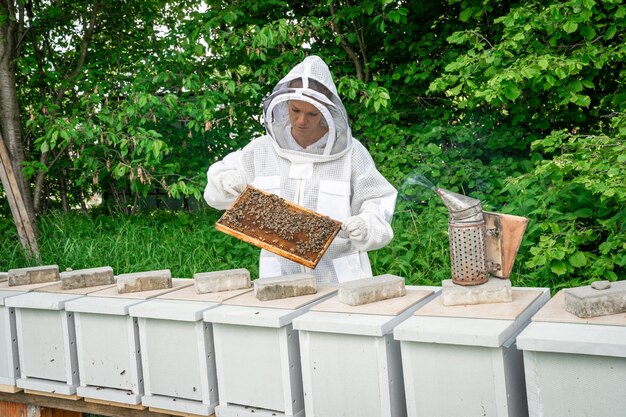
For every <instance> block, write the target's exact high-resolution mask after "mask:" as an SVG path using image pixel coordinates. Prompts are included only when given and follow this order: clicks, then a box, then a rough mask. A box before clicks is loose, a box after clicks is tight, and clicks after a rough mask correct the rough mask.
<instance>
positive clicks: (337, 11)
mask: <svg viewBox="0 0 626 417" xmlns="http://www.w3.org/2000/svg"><path fill="white" fill-rule="evenodd" d="M621 3H622V2H620V1H617V0H603V1H600V0H596V1H594V0H570V1H556V0H550V1H538V0H526V1H516V2H501V1H495V0H485V1H483V0H449V1H448V2H437V1H432V0H423V1H411V2H398V1H389V0H384V1H382V2H381V1H378V0H365V1H361V2H356V3H346V2H334V1H330V0H324V1H321V2H309V3H302V2H288V1H284V0H267V1H257V0H242V1H238V2H234V3H232V2H231V3H228V2H221V3H219V2H218V3H215V2H213V3H210V4H208V5H207V6H206V8H201V7H200V4H201V2H199V1H194V0H187V1H186V0H146V1H141V2H123V1H117V0H116V1H111V2H108V3H106V4H104V3H103V4H100V6H99V7H100V9H98V11H97V13H96V20H95V21H96V25H95V29H94V32H93V36H92V37H91V38H90V39H85V36H84V35H85V31H84V27H85V26H84V25H83V24H82V22H85V21H88V17H90V16H91V12H92V10H93V9H92V8H93V5H92V4H91V3H89V2H87V3H85V2H75V1H69V2H53V3H50V4H48V3H45V2H44V3H36V4H35V3H33V6H34V7H33V11H34V19H32V20H31V19H26V24H27V26H28V25H30V27H28V29H29V30H30V32H29V33H30V34H31V35H32V36H28V37H25V38H24V39H23V43H22V44H21V45H22V46H21V55H20V56H19V57H18V60H17V61H16V64H17V69H18V86H19V94H20V106H21V113H20V114H21V116H22V117H23V121H22V124H23V126H24V127H25V129H24V131H25V144H26V151H27V160H28V162H27V163H26V164H25V166H24V172H25V173H26V174H27V175H28V176H29V178H31V179H32V180H33V182H34V180H35V178H36V176H37V175H38V174H40V173H45V175H46V177H47V179H48V181H47V184H46V187H45V188H44V192H45V196H46V201H47V202H48V203H49V204H48V206H49V207H50V208H55V207H58V206H59V202H60V201H62V197H63V193H65V194H66V197H67V199H69V202H70V205H71V206H73V207H76V206H77V205H78V203H79V202H80V201H81V199H84V197H85V196H89V195H92V194H95V193H99V194H101V195H103V197H104V199H105V202H109V201H110V200H111V199H114V200H115V204H114V205H112V206H111V207H110V208H112V209H113V211H116V210H117V211H121V212H124V211H129V209H130V208H134V206H135V204H136V201H138V199H139V198H141V197H142V196H145V195H147V194H148V193H154V192H156V191H157V190H159V191H161V192H165V193H167V194H168V195H169V196H171V197H173V198H181V199H182V198H186V197H191V198H196V199H200V198H201V192H202V189H203V187H204V184H205V177H204V176H205V172H206V169H207V167H208V165H209V164H210V163H212V162H213V161H215V160H217V159H219V158H221V157H222V156H223V155H225V154H226V153H228V152H230V151H232V150H234V149H237V148H240V147H242V146H243V145H245V144H246V143H248V142H249V141H250V140H251V139H252V138H254V137H257V136H259V135H261V134H262V133H263V131H264V129H263V126H262V124H261V123H260V114H261V103H262V100H263V98H264V97H265V96H266V95H267V94H268V93H269V91H270V89H271V88H272V86H273V85H274V84H275V83H276V82H277V81H278V80H279V79H280V78H281V77H282V76H283V75H284V74H285V73H286V72H287V70H288V69H289V68H291V67H292V66H293V65H294V64H296V63H297V62H299V61H300V60H301V59H302V58H303V57H304V56H305V55H308V54H318V55H320V56H322V57H323V58H324V59H325V60H326V62H328V63H329V65H330V67H331V70H332V72H333V74H334V75H335V78H336V83H337V86H338V90H339V93H340V94H341V96H342V97H343V98H344V102H345V105H346V108H347V110H348V113H349V115H350V117H351V122H352V129H353V133H354V136H355V137H356V138H358V139H359V140H361V141H362V142H363V143H364V144H365V145H366V146H367V148H368V149H369V150H370V152H371V154H372V156H373V158H374V160H375V161H376V163H377V165H378V167H379V169H380V170H381V172H382V173H383V174H384V175H385V176H386V177H387V178H388V179H389V180H390V181H391V182H392V183H393V184H394V185H396V186H397V188H398V190H399V204H398V213H397V215H396V217H395V219H394V224H393V227H394V231H395V235H396V238H395V239H394V241H393V242H392V243H391V244H390V245H389V246H388V247H386V248H384V249H382V250H380V251H377V252H374V253H372V254H371V257H372V259H373V267H374V270H375V272H376V273H396V274H398V275H403V276H406V277H407V279H408V281H409V282H411V283H437V282H439V281H440V280H441V279H443V278H446V277H447V275H448V274H449V272H448V270H449V259H448V258H449V255H448V249H447V245H448V241H447V236H446V223H447V216H446V213H445V209H444V208H443V204H442V203H441V202H440V201H439V199H438V197H437V196H436V195H434V194H433V193H432V192H429V191H428V190H426V189H424V188H423V187H421V186H419V185H418V184H417V183H416V182H415V176H416V174H422V175H425V176H426V177H427V178H429V179H430V180H431V181H432V182H433V183H434V184H435V185H437V186H439V187H442V188H446V189H449V190H451V191H456V192H461V193H464V194H468V195H471V196H473V197H475V198H479V199H481V200H482V202H483V206H484V207H485V208H486V209H487V210H492V211H498V212H506V213H511V214H517V215H523V216H527V217H528V218H529V219H530V224H529V228H528V231H527V233H526V235H525V238H524V242H523V245H522V247H521V249H520V251H519V257H518V260H517V262H516V265H515V269H514V276H513V281H514V283H515V284H518V285H537V286H550V287H552V288H555V289H556V288H561V287H564V286H570V285H577V284H579V283H585V282H588V281H590V280H595V279H600V278H606V279H612V280H614V279H621V278H623V276H624V264H625V263H626V261H625V259H624V257H625V255H624V253H625V252H624V251H625V248H624V244H625V242H624V238H623V236H624V235H625V234H624V218H625V216H626V214H625V212H624V210H625V206H626V205H625V204H624V192H625V187H624V184H623V182H624V181H623V178H624V177H625V175H624V174H625V173H624V165H625V161H624V156H623V155H624V138H625V137H626V118H625V117H624V115H625V114H626V90H625V88H624V87H625V85H624V80H626V72H625V71H626V70H624V62H625V61H626V39H625V38H624V36H625V35H624V34H625V33H626V6H624V5H622V4H621ZM0 19H1V18H0ZM82 41H88V42H87V45H88V49H87V55H86V57H87V58H86V60H85V62H84V64H82V66H77V63H78V62H80V56H81V55H80V52H81V47H80V46H81V45H82ZM45 155H47V158H42V156H45ZM64 190H65V191H64ZM3 213H5V216H8V214H6V213H7V210H6V205H5V206H4V208H3ZM94 215H95V214H94ZM151 216H156V218H154V220H155V221H157V220H158V217H159V216H158V215H154V214H153V215H151ZM164 216H165V219H167V222H172V223H173V225H174V226H173V227H174V228H175V227H178V228H180V229H181V230H187V231H189V230H190V229H189V227H190V226H189V225H187V224H185V221H183V220H181V219H180V218H178V217H172V215H171V214H166V215H164ZM188 216H190V217H189V218H190V219H191V220H190V221H191V224H194V225H197V224H198V222H197V221H196V220H197V219H196V216H201V215H200V214H190V215H188ZM144 218H145V217H144V215H143V214H142V215H140V216H139V220H136V219H133V220H129V219H127V218H126V217H123V216H121V217H117V216H114V217H113V218H112V219H113V220H111V221H112V222H119V223H120V224H122V225H123V224H125V225H126V226H127V227H128V229H129V230H133V232H128V233H131V234H132V233H135V230H136V229H137V230H141V231H146V230H148V229H149V227H147V226H146V229H144V228H143V227H138V228H136V223H137V224H139V223H141V222H142V221H144V220H142V219H144ZM85 219H89V217H80V216H77V217H76V218H72V221H66V220H65V217H63V216H60V217H56V216H50V217H48V216H44V217H43V218H42V220H41V222H42V227H44V228H45V230H46V231H45V232H43V233H42V239H43V241H42V243H43V244H44V249H43V250H42V253H44V256H47V258H45V259H47V260H48V261H50V262H53V263H58V262H61V261H57V260H56V258H58V259H65V258H63V254H62V253H60V251H58V250H55V249H54V245H57V246H58V245H60V243H59V242H63V239H66V240H67V241H68V242H73V243H63V244H62V245H61V247H67V248H68V249H72V248H77V249H76V251H75V252H76V253H77V252H79V249H78V248H79V246H80V245H79V244H78V242H77V241H76V240H72V239H73V238H72V235H73V233H74V232H76V233H80V232H79V231H77V230H75V229H74V227H73V226H72V225H71V224H69V223H72V222H76V223H78V224H82V225H83V227H85V228H86V230H89V229H92V230H93V227H96V224H100V223H101V224H102V225H103V224H105V223H106V221H105V220H104V218H102V219H100V218H94V219H91V220H89V221H87V220H85ZM97 219H100V220H97ZM4 220H5V219H3V218H1V217H0V224H2V223H1V222H4ZM54 222H59V223H60V224H62V229H67V230H68V233H67V234H66V235H64V236H62V235H57V236H56V238H58V239H59V240H57V241H55V244H54V245H53V244H51V243H50V244H48V243H47V241H46V239H47V237H46V236H52V234H51V233H52V232H53V231H54V230H55V229H54V227H53V224H52V223H54ZM85 222H88V223H87V224H85ZM98 222H100V223H98ZM209 223H211V224H212V222H209ZM4 224H5V226H6V227H5V226H0V233H1V234H2V236H4V235H6V234H7V233H9V234H10V230H11V227H10V226H8V225H6V224H7V223H6V222H5V223H4ZM97 227H103V226H97ZM163 227H166V224H165V223H163ZM96 230H97V231H98V232H94V233H99V230H100V229H96ZM168 230H170V232H171V233H172V235H173V236H176V233H175V231H174V229H168ZM69 231H72V233H71V234H70V232H69ZM55 233H56V232H55ZM120 233H121V232H120ZM137 233H139V232H137ZM142 233H143V232H142ZM140 236H141V237H140V239H137V240H136V242H153V241H154V240H151V239H153V237H152V235H149V234H141V235H140ZM56 238H55V239H56ZM85 239H86V238H85ZM130 239H131V240H132V239H133V237H132V236H130ZM204 239H207V240H206V245H207V247H208V248H212V247H215V249H210V250H209V251H210V252H211V253H213V255H211V256H213V257H215V258H220V259H221V258H222V257H228V256H231V257H234V258H232V259H241V258H243V257H246V259H249V258H254V257H249V256H248V255H249V247H248V245H241V244H240V243H239V242H236V241H235V240H233V239H231V238H226V237H224V236H222V235H220V234H217V235H215V234H209V233H206V234H203V235H202V240H204ZM165 241H166V242H167V245H163V246H159V245H158V244H156V243H150V244H146V245H145V246H146V250H147V253H142V256H141V257H137V259H136V260H135V261H136V262H137V263H134V262H135V261H133V260H132V259H130V258H129V256H125V255H124V254H122V253H119V254H118V253H116V256H120V257H121V259H122V260H121V261H120V263H119V264H118V265H116V268H117V269H120V270H130V269H132V270H137V269H138V268H140V267H141V268H144V267H147V266H148V264H150V265H152V267H156V266H161V265H163V266H165V267H173V270H177V269H176V268H178V267H177V266H176V265H179V263H180V259H178V258H174V256H175V255H172V256H173V258H169V257H168V256H169V255H165V254H163V255H157V254H158V252H159V251H168V250H169V251H171V248H170V246H176V245H177V244H178V243H177V242H178V240H171V239H170V240H168V239H165V240H163V242H165ZM181 241H182V240H181ZM109 245H110V246H111V247H113V246H124V243H123V242H121V241H119V240H118V241H115V240H114V239H112V241H111V243H109ZM219 245H225V246H227V247H228V248H229V250H228V251H225V250H222V251H221V252H220V251H219V248H218V247H217V246H219ZM133 247H134V245H133ZM150 248H151V249H150ZM186 249H187V252H188V253H189V254H197V252H194V249H193V248H191V247H188V248H186ZM2 250H3V251H5V252H6V251H9V253H4V254H3V255H4V256H2V258H0V259H12V260H11V261H6V262H9V263H10V265H18V264H21V265H24V264H25V263H27V261H26V260H25V258H23V257H20V256H21V255H18V254H17V252H19V250H16V249H15V248H13V247H12V246H11V245H8V246H7V248H4V246H3V249H2ZM48 251H50V253H49V254H48ZM80 251H82V252H84V253H86V254H89V253H94V251H96V249H80ZM174 252H176V250H174ZM68 253H72V251H70V252H68ZM218 253H219V255H218ZM160 256H163V257H164V258H163V259H160ZM195 256H196V255H194V257H195ZM179 258H180V256H179ZM107 259H108V258H107ZM107 259H105V258H96V257H94V258H89V260H85V261H84V264H87V263H91V262H100V263H107V264H108V263H110V261H107ZM142 259H150V260H149V261H146V262H142ZM200 259H202V258H200ZM224 259H227V258H224ZM168 262H171V263H172V265H166V263H168ZM201 262H206V263H207V265H208V264H209V262H208V261H201ZM219 262H221V261H211V265H222V266H223V265H226V264H230V263H231V260H228V259H227V260H226V261H224V262H225V263H222V264H219ZM61 263H63V264H64V265H65V266H72V265H78V264H81V262H79V261H75V260H71V259H70V260H68V261H63V262H61ZM253 263H254V264H256V261H254V262H253ZM94 266H95V265H94ZM181 268H182V269H181V270H180V272H179V273H181V274H186V275H187V276H188V275H189V274H190V273H191V269H184V268H183V267H181ZM195 268H201V266H199V267H195Z"/></svg>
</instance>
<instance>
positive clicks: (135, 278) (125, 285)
mask: <svg viewBox="0 0 626 417" xmlns="http://www.w3.org/2000/svg"><path fill="white" fill-rule="evenodd" d="M166 288H172V273H171V272H170V270H169V269H161V270H158V271H145V272H133V273H130V274H120V275H118V276H117V292H118V293H120V294H125V293H129V292H140V291H151V290H162V289H166Z"/></svg>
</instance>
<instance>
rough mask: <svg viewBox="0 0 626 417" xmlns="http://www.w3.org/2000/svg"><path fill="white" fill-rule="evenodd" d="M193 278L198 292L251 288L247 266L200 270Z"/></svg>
mask: <svg viewBox="0 0 626 417" xmlns="http://www.w3.org/2000/svg"><path fill="white" fill-rule="evenodd" d="M193 278H194V280H195V287H196V293H198V294H205V293H210V292H220V291H232V290H239V289H242V288H250V271H248V270H247V269H245V268H240V269H228V270H224V271H212V272H199V273H197V274H194V276H193Z"/></svg>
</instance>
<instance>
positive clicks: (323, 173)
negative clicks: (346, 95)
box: [204, 56, 397, 283]
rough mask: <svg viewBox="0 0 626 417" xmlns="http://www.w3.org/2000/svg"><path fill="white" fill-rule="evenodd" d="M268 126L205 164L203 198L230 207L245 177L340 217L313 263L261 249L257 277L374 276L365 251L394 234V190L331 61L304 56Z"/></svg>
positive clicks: (266, 109)
mask: <svg viewBox="0 0 626 417" xmlns="http://www.w3.org/2000/svg"><path fill="white" fill-rule="evenodd" d="M263 117H264V122H265V128H266V130H267V134H266V135H264V136H262V137H260V138H257V139H254V140H252V141H251V142H250V143H249V144H248V145H246V146H245V147H244V148H243V149H242V150H239V151H235V152H233V153H231V154H229V155H227V156H226V157H225V158H224V159H223V160H222V161H218V162H216V163H214V164H213V165H211V166H210V167H209V170H208V173H207V176H208V184H207V187H206V189H205V190H204V199H205V200H206V202H207V203H208V204H209V205H210V206H212V207H214V208H216V209H219V210H224V209H228V208H229V207H230V206H231V205H232V203H233V202H234V201H235V199H236V198H237V196H238V195H239V194H240V193H241V192H242V191H243V190H244V188H245V187H246V185H247V184H250V185H252V186H254V187H257V188H259V189H262V190H264V191H267V192H271V193H274V194H277V195H278V196H280V197H282V198H284V199H287V200H289V201H291V202H293V203H295V204H298V205H300V206H303V207H306V208H308V209H311V210H313V211H316V212H318V213H321V214H324V215H327V216H329V217H331V218H333V219H336V220H338V221H340V222H342V231H341V232H340V233H339V234H338V235H337V237H336V238H335V239H334V240H333V242H332V243H331V245H330V246H329V248H328V250H327V252H326V253H325V254H324V256H323V257H322V259H321V260H320V262H319V263H318V265H317V267H316V268H315V269H314V270H311V269H309V268H306V267H304V266H302V265H300V264H298V263H296V262H293V261H290V260H288V259H285V258H282V257H280V256H278V255H275V254H273V253H271V252H268V251H266V250H261V259H260V265H259V277H260V278H264V277H272V276H279V275H287V274H294V273H299V272H309V273H311V274H313V275H315V277H316V279H317V282H319V283H322V282H345V281H350V280H354V279H359V278H366V277H371V276H372V268H371V265H370V262H369V258H368V255H367V252H368V251H370V250H376V249H380V248H382V247H383V246H385V245H386V244H388V243H389V242H390V241H391V239H392V238H393V230H392V229H391V225H390V222H391V217H392V215H393V212H394V208H395V203H396V196H397V191H396V190H395V188H394V187H393V186H392V185H391V184H390V183H389V182H388V181H387V180H386V179H385V178H384V177H383V176H382V175H381V174H380V172H378V170H377V169H376V166H375V165H374V161H373V160H372V157H371V156H370V154H369V153H368V151H367V150H366V149H365V147H364V146H363V145H362V144H361V143H360V142H359V141H358V140H356V139H354V138H353V137H352V133H351V131H350V126H349V122H348V115H347V113H346V110H345V108H344V106H343V103H342V102H341V99H340V98H339V96H338V94H337V88H336V87H335V84H334V82H333V79H332V75H331V73H330V70H329V69H328V66H327V65H326V64H325V63H324V61H322V59H321V58H319V57H317V56H309V57H307V58H306V59H304V61H302V62H301V63H299V64H298V65H296V66H295V67H294V68H293V69H292V70H291V71H290V72H289V73H288V74H287V76H285V77H284V78H283V79H282V80H280V81H279V82H278V84H277V85H276V87H275V88H274V90H273V93H272V94H271V95H270V96H269V97H268V98H267V99H266V100H265V102H264V104H263Z"/></svg>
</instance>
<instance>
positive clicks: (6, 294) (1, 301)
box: [0, 290, 23, 306]
mask: <svg viewBox="0 0 626 417" xmlns="http://www.w3.org/2000/svg"><path fill="white" fill-rule="evenodd" d="M19 294H23V292H21V293H20V292H16V291H2V290H0V306H3V305H4V299H5V298H8V297H13V296H14V295H19Z"/></svg>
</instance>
